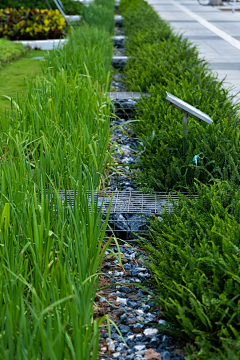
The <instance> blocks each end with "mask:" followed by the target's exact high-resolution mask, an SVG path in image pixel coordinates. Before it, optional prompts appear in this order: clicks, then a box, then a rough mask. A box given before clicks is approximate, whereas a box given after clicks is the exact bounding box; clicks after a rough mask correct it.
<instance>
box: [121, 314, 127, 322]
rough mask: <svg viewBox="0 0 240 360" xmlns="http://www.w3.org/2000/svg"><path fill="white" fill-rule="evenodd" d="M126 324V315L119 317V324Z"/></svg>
mask: <svg viewBox="0 0 240 360" xmlns="http://www.w3.org/2000/svg"><path fill="white" fill-rule="evenodd" d="M127 322H128V316H127V314H123V315H121V316H120V323H121V324H126V323H127Z"/></svg>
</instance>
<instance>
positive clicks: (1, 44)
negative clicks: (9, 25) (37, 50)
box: [0, 39, 27, 67]
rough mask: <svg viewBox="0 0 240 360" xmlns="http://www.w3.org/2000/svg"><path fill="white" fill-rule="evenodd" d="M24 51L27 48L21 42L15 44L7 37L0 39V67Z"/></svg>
mask: <svg viewBox="0 0 240 360" xmlns="http://www.w3.org/2000/svg"><path fill="white" fill-rule="evenodd" d="M26 52H27V49H26V48H25V47H24V46H23V44H21V43H19V44H16V43H13V42H11V41H9V40H7V39H0V67H1V66H2V65H4V64H6V63H8V62H9V61H12V60H14V59H17V58H18V57H20V56H21V55H23V54H25V53H26Z"/></svg>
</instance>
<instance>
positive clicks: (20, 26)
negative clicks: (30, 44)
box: [0, 9, 66, 40]
mask: <svg viewBox="0 0 240 360" xmlns="http://www.w3.org/2000/svg"><path fill="white" fill-rule="evenodd" d="M65 28H66V21H65V19H64V17H63V16H62V15H61V14H60V12H59V11H58V10H38V9H19V10H16V9H5V10H0V37H8V38H9V39H11V40H31V39H37V40H44V39H59V38H62V37H64V35H65Z"/></svg>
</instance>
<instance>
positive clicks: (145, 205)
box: [53, 190, 197, 240]
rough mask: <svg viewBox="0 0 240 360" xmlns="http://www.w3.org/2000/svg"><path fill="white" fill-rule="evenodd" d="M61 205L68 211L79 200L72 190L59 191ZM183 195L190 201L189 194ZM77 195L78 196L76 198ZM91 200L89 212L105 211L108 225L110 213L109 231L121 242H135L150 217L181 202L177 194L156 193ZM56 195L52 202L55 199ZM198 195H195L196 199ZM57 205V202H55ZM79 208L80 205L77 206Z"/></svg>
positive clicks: (98, 195)
mask: <svg viewBox="0 0 240 360" xmlns="http://www.w3.org/2000/svg"><path fill="white" fill-rule="evenodd" d="M58 193H59V195H60V198H61V201H62V204H63V205H64V206H66V207H68V206H72V207H74V205H75V206H76V205H77V204H76V203H75V201H76V199H77V196H75V192H74V191H72V190H60V191H59V192H58ZM182 194H183V195H185V196H187V197H190V195H188V194H187V193H182ZM76 195H77V194H76ZM88 196H89V209H91V203H92V201H94V205H97V208H98V210H100V209H101V211H102V219H103V221H105V219H106V216H107V213H108V212H110V216H109V222H108V230H107V232H109V233H110V231H114V233H115V235H116V236H117V237H120V238H122V239H128V240H129V239H133V238H134V234H133V233H144V232H146V231H147V217H148V216H153V215H155V216H160V215H161V213H162V211H163V209H164V208H166V209H167V210H168V211H171V210H172V207H173V201H174V202H175V201H179V196H178V194H177V193H160V192H158V193H153V194H145V193H143V192H140V191H116V190H115V191H95V192H94V193H93V199H92V195H91V192H89V193H88ZM54 197H55V196H54V195H53V199H54ZM196 197H197V195H192V198H196ZM53 201H54V200H53ZM77 206H79V208H80V207H81V204H79V205H77Z"/></svg>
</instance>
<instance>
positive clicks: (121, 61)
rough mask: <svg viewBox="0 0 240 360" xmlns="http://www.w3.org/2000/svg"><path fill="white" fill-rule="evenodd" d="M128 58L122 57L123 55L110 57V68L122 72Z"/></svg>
mask: <svg viewBox="0 0 240 360" xmlns="http://www.w3.org/2000/svg"><path fill="white" fill-rule="evenodd" d="M128 59H129V57H128V56H123V55H117V56H113V57H112V66H113V67H114V69H119V70H122V69H123V68H124V66H125V65H126V63H127V61H128Z"/></svg>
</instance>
